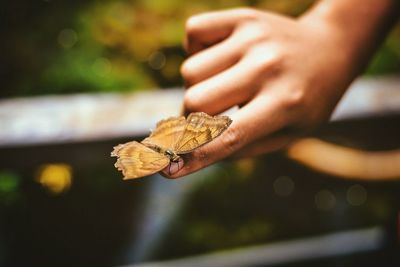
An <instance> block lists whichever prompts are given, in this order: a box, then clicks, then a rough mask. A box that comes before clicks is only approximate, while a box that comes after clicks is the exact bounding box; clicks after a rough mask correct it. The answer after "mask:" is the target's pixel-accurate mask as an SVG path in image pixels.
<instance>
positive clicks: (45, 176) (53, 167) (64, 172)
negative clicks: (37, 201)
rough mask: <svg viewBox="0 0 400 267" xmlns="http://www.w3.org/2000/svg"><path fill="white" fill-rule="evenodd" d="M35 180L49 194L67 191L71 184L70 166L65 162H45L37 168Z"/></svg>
mask: <svg viewBox="0 0 400 267" xmlns="http://www.w3.org/2000/svg"><path fill="white" fill-rule="evenodd" d="M36 181H37V182H38V183H40V184H41V185H42V186H43V187H44V188H45V189H46V190H47V191H48V192H49V193H50V194H54V195H59V194H61V193H64V192H67V191H68V190H69V189H70V187H71V184H72V167H71V166H69V165H67V164H46V165H43V166H41V167H40V168H39V172H38V175H37V176H36Z"/></svg>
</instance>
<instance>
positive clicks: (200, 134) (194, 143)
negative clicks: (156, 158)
mask: <svg viewBox="0 0 400 267" xmlns="http://www.w3.org/2000/svg"><path fill="white" fill-rule="evenodd" d="M186 122H187V124H186V127H185V129H184V131H183V134H182V136H181V138H180V139H179V140H178V142H177V143H176V144H175V147H174V151H175V152H176V153H177V154H185V153H189V152H191V151H193V150H194V149H196V148H198V147H200V146H202V145H204V144H207V143H208V142H210V141H212V140H213V139H215V138H216V137H218V136H219V135H220V134H221V133H222V132H223V131H225V130H226V128H228V126H229V125H230V124H231V122H232V120H231V119H230V118H229V117H227V116H214V117H212V116H209V115H208V114H206V113H203V112H196V113H191V114H190V115H189V117H188V118H187V119H186Z"/></svg>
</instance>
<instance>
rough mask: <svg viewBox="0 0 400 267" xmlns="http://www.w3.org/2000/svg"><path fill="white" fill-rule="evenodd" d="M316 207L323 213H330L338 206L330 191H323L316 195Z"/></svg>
mask: <svg viewBox="0 0 400 267" xmlns="http://www.w3.org/2000/svg"><path fill="white" fill-rule="evenodd" d="M315 205H316V207H317V209H319V210H321V211H328V210H331V209H333V208H334V207H335V206H336V197H335V195H334V194H333V193H332V192H331V191H329V190H326V189H324V190H321V191H319V192H318V193H317V194H316V195H315Z"/></svg>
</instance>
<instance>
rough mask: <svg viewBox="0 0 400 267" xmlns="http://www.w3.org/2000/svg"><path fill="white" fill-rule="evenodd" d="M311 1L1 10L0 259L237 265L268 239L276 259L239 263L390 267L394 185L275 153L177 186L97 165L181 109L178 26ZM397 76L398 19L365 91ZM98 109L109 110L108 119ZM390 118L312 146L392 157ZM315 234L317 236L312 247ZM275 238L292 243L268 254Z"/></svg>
mask: <svg viewBox="0 0 400 267" xmlns="http://www.w3.org/2000/svg"><path fill="white" fill-rule="evenodd" d="M313 2H314V1H310V0H285V1H272V0H265V1H258V0H247V1H245V0H234V1H223V0H217V1H214V0H206V1H204V0H203V1H197V0H196V1H178V0H136V1H135V0H119V1H106V0H96V1H95V0H88V1H76V0H74V1H71V0H69V1H67V0H20V1H11V0H8V1H3V3H2V4H1V8H0V21H1V24H0V27H1V31H0V40H1V41H0V43H1V45H0V88H1V89H0V131H1V132H0V265H1V266H115V265H123V264H136V263H137V264H139V263H143V262H147V261H164V260H170V259H177V258H182V257H190V256H195V255H209V254H210V253H211V255H214V254H215V253H216V252H219V251H228V252H232V253H237V254H235V255H248V254H246V251H244V252H243V251H241V250H240V249H241V248H248V247H252V246H255V245H260V246H263V245H272V246H273V249H276V250H273V251H275V252H280V253H272V257H271V258H268V257H267V258H263V253H264V252H262V253H261V254H260V252H258V254H257V253H255V254H251V255H253V257H254V259H255V260H256V259H259V260H260V261H258V262H257V263H254V264H253V265H251V266H278V265H279V266H283V265H284V266H361V265H362V266H379V265H381V266H390V265H389V264H390V263H393V262H399V257H398V255H399V254H398V253H397V251H398V239H397V235H398V232H397V231H398V230H397V229H396V223H397V216H398V211H399V204H398V203H399V195H400V193H399V192H400V184H399V182H398V179H397V181H396V180H391V181H387V182H379V183H373V182H366V181H363V180H354V179H341V178H339V177H336V176H335V175H334V174H329V173H321V172H318V171H314V170H312V169H310V168H308V167H305V166H303V165H302V164H299V163H298V162H295V161H293V160H291V159H288V157H287V155H286V153H284V152H277V153H273V154H271V155H266V156H263V157H259V158H254V159H246V160H240V161H233V162H222V163H219V164H216V165H214V166H212V167H210V168H207V169H205V170H203V171H201V172H198V173H196V174H194V175H191V176H189V177H186V178H183V179H178V180H174V181H169V180H166V179H164V178H162V177H160V176H159V175H154V176H151V177H147V178H144V179H139V180H134V181H122V180H121V174H120V173H118V172H117V171H116V170H115V169H114V167H113V163H114V159H111V158H110V157H109V153H110V152H111V149H112V146H113V145H116V144H118V143H121V142H126V141H128V140H132V139H134V140H140V139H141V138H143V137H144V136H145V135H146V134H147V129H148V128H147V127H151V126H152V125H154V122H153V121H152V120H150V119H148V118H151V119H153V118H154V117H152V116H153V115H152V114H153V113H152V112H155V113H157V112H158V113H157V114H161V115H163V116H169V115H170V114H169V111H171V110H178V109H179V107H178V105H179V104H180V98H179V97H181V96H182V92H181V91H179V90H176V88H178V89H179V88H182V87H183V81H182V78H181V77H180V73H179V67H180V64H181V63H182V62H183V60H184V58H185V53H184V50H183V48H182V39H183V36H184V23H185V20H186V18H188V17H189V16H190V15H192V14H196V13H199V12H204V11H209V10H216V9H223V8H231V7H239V6H252V7H256V8H260V9H266V10H271V11H276V12H279V13H283V14H287V15H290V16H298V15H299V14H301V13H302V12H303V11H304V10H306V9H307V8H308V7H310V6H311V5H312V3H313ZM399 72H400V27H399V25H397V26H396V27H394V28H393V30H392V32H391V34H390V35H389V36H388V38H387V39H386V41H385V43H384V44H383V45H382V47H381V48H380V50H379V51H378V53H377V54H376V55H375V57H374V59H373V61H372V63H371V64H370V65H369V67H368V69H367V71H366V73H365V75H364V77H363V78H362V79H365V80H364V81H365V82H362V83H361V85H362V86H361V87H363V86H364V85H366V87H368V86H369V85H370V84H372V85H373V84H375V83H374V81H376V80H379V81H380V79H381V77H383V78H384V79H383V80H384V81H386V80H385V79H386V78H385V77H390V80H391V81H392V79H394V80H395V81H398V77H399ZM382 84H386V83H382ZM379 86H380V84H379ZM394 86H396V85H394ZM172 88H175V89H174V90H173V89H172ZM359 89H361V90H358V91H357V92H361V93H362V91H363V90H362V89H363V88H359ZM397 89H400V88H399V87H398V86H397ZM397 92H399V90H397ZM99 93H102V94H99ZM136 93H137V95H136ZM147 93H149V94H150V97H149V95H146V94H147ZM50 96H54V98H49V97H50ZM360 96H363V94H361V95H360ZM398 96H399V94H398V93H397V94H396V97H397V98H394V97H393V98H392V102H390V103H391V105H393V103H394V104H396V103H395V102H393V101H396V100H395V99H399V98H398ZM388 98H389V100H390V97H387V96H386V97H385V98H384V99H388ZM143 99H144V100H143ZM360 99H364V98H360ZM131 100H132V101H133V102H132V103H133V104H132V103H131V102H129V101H131ZM354 100H355V102H354V103H353V102H351V101H350V105H349V106H350V107H351V106H357V105H360V103H359V102H357V100H359V98H358V95H356V97H355V98H354V97H353V98H352V101H354ZM367 100H368V101H367V102H365V103H361V106H362V107H363V108H364V106H365V105H367V106H368V105H378V104H380V106H379V108H383V109H384V108H385V104H383V105H382V102H380V100H382V99H374V98H371V99H367ZM124 101H125V102H124ZM135 101H136V102H135ZM99 103H101V104H99ZM103 103H104V105H105V106H104V107H106V106H107V105H108V106H107V107H110V106H112V105H115V108H112V109H111V110H110V112H108V114H106V115H108V116H104V114H103V113H104V110H102V108H103V106H102V105H103ZM171 104H173V105H174V106H173V107H171ZM353 104H354V105H353ZM363 105H364V106H363ZM374 107H375V106H374ZM386 107H388V106H386ZM118 108H120V109H118ZM368 108H369V107H366V109H368ZM149 109H150V112H148V110H149ZM112 110H114V111H115V110H118V112H114V113H113V112H112ZM363 110H364V109H363ZM398 111H399V110H398V109H397V111H396V110H395V111H394V112H393V113H391V114H389V115H386V114H383V116H382V114H380V115H379V116H375V115H374V114H372V115H371V113H368V114H367V115H363V116H359V117H356V118H350V119H347V120H339V121H336V122H334V123H331V124H328V125H326V126H324V127H323V128H322V129H321V130H320V131H318V132H317V133H316V134H315V136H316V137H317V138H320V139H321V140H325V141H327V142H331V143H334V144H336V145H339V146H341V147H351V148H355V149H363V150H369V151H386V150H393V149H398V148H399V147H400V139H399V136H400V123H399V121H400V116H399V112H398ZM102 112H103V113H102ZM163 112H164V113H163ZM92 113H93V114H92ZM96 113H98V114H101V115H98V116H96ZM105 113H107V112H105ZM10 114H11V115H10ZM38 114H39V115H38ZM71 114H73V115H71ZM129 114H133V115H132V117H130V116H131V115H129ZM138 114H139V115H140V116H139V115H138ZM29 116H31V117H29ZM122 118H123V119H122ZM2 120H3V121H2ZM6 120H8V121H6ZM122 120H124V121H123V123H122V124H118V125H119V126H118V127H121V128H118V129H116V131H117V132H118V131H125V133H129V131H130V130H129V131H128V130H126V129H133V130H132V134H124V135H118V134H114V135H112V134H110V135H104V136H103V135H101V134H100V135H96V133H99V132H101V131H98V130H97V129H101V130H102V131H103V132H104V133H115V132H113V130H114V128H115V127H114V126H115V125H117V122H120V121H122ZM94 122H95V123H94ZM114 122H115V124H114ZM91 123H93V124H91ZM66 125H67V126H66ZM148 125H150V126H148ZM125 126H126V128H124V127H125ZM57 127H59V128H57ZM131 127H133V128H131ZM135 127H136V128H140V129H142V130H140V131H136V130H135V129H136V128H135ZM11 128H12V129H11ZM83 128H84V129H83ZM143 128H144V131H143ZM124 129H125V130H124ZM27 130H29V131H31V132H32V134H27V132H26V131H27ZM80 131H82V132H80ZM103 132H101V133H103ZM55 133H62V134H60V135H57V134H55ZM65 133H66V134H65ZM82 133H85V134H88V133H89V134H88V135H85V134H82ZM68 136H77V139H74V140H72V139H68ZM64 138H65V139H64ZM349 164H350V165H351V162H349ZM328 165H329V163H328ZM397 170H399V168H397ZM343 231H344V232H343ZM330 234H333V235H332V236H331V235H330ZM326 235H328V236H326ZM313 237H317V238H320V239H317V241H315V242H317V243H315V242H314V243H313V242H312V241H311V240H310V239H309V238H313ZM346 238H347V239H346ZM293 240H294V241H293ZM327 240H328V241H327ZM281 241H288V242H289V243H285V244H283V243H282V244H280V245H279V244H278V245H277V246H275V245H276V244H277V242H281ZM292 241H293V242H297V241H298V242H300V243H291V242H292ZM350 241H351V242H350ZM318 242H322V243H318ZM336 242H337V243H336ZM296 244H299V245H298V246H299V247H301V248H304V250H302V252H301V253H300V252H299V249H298V248H299V247H296ZM313 244H314V245H313ZM315 244H317V245H315ZM318 244H322V245H318ZM318 246H320V247H318ZM264 248H265V249H266V250H265V251H272V250H269V249H270V248H267V247H263V249H264ZM231 249H237V250H233V251H232V250H231ZM263 251H264V250H263ZM213 253H214V254H213ZM240 253H244V254H240ZM265 253H267V252H265ZM302 253H303V254H302ZM396 253H397V254H396ZM229 255H231V254H229ZM232 255H233V254H232ZM396 255H397V256H396ZM229 257H230V256H228V257H225V258H224V259H226V260H228V261H229ZM241 258H245V256H243V257H241ZM249 259H250V261H251V257H250V258H249ZM271 259H273V260H271ZM160 266H163V265H160ZM174 266H175V265H174ZM183 266H184V265H183ZM228 266H236V265H232V263H231V264H229V265H228ZM238 266H239V265H238ZM245 266H250V264H249V265H245Z"/></svg>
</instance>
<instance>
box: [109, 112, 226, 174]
mask: <svg viewBox="0 0 400 267" xmlns="http://www.w3.org/2000/svg"><path fill="white" fill-rule="evenodd" d="M231 123H232V120H231V119H230V118H229V117H228V116H221V115H218V116H214V117H212V116H209V115H207V114H206V113H203V112H196V113H191V114H190V115H189V116H188V117H187V118H185V117H183V116H181V117H171V118H168V119H166V120H162V121H160V122H158V123H157V127H156V129H155V130H154V131H153V132H152V133H151V135H150V136H149V137H147V138H145V139H144V140H143V141H142V142H140V143H138V142H136V141H132V142H128V143H125V144H121V145H118V146H116V147H114V151H113V152H111V156H114V157H118V159H117V162H116V163H115V167H116V168H117V169H118V170H120V171H122V173H123V175H124V180H126V179H134V178H140V177H143V176H147V175H151V174H154V173H156V172H159V171H161V170H162V169H164V168H165V167H167V166H168V165H169V164H170V163H172V162H174V163H178V164H179V160H180V156H179V155H182V154H187V153H190V152H192V151H193V150H194V149H196V148H198V147H200V146H202V145H204V144H207V143H208V142H210V141H212V140H213V139H215V138H216V137H218V136H219V135H220V134H221V133H222V132H223V131H225V130H226V129H227V128H228V127H229V125H230V124H231Z"/></svg>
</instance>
